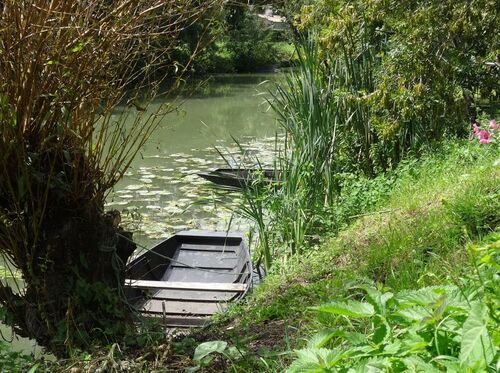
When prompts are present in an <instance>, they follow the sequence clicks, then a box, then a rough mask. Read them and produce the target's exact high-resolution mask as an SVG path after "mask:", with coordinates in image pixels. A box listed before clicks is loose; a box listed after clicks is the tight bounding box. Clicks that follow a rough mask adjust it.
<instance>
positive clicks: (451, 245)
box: [223, 143, 500, 365]
mask: <svg viewBox="0 0 500 373" xmlns="http://www.w3.org/2000/svg"><path fill="white" fill-rule="evenodd" d="M497 154H498V147H497V145H493V146H492V147H479V146H477V145H476V144H470V143H455V144H451V145H449V146H447V147H446V148H445V149H443V150H441V151H440V152H439V153H437V154H433V155H429V156H426V157H424V158H422V159H421V160H419V161H418V162H409V163H407V164H403V165H401V167H400V170H398V171H397V173H398V176H397V179H396V181H395V182H393V188H392V192H391V193H386V192H384V191H385V188H379V190H380V192H377V193H375V195H376V198H375V199H376V200H378V201H379V202H378V204H376V205H375V206H374V207H372V208H371V212H369V213H367V214H366V215H364V216H362V217H359V218H357V220H355V221H353V222H352V224H350V225H349V226H348V227H347V228H346V229H344V230H342V231H341V232H340V233H339V234H338V235H337V236H335V237H332V238H330V239H328V240H326V242H324V243H322V244H321V245H318V246H317V247H312V248H310V250H309V251H308V253H307V254H306V255H303V256H301V257H300V258H292V259H288V260H287V262H281V263H278V264H277V265H276V266H275V268H274V272H273V273H270V274H269V276H268V277H267V278H266V279H265V281H264V282H263V284H262V285H260V286H259V287H258V288H257V289H256V290H255V292H254V293H253V295H252V296H251V297H250V298H249V299H248V300H247V302H246V304H243V305H240V306H238V307H235V308H233V309H232V310H231V312H230V313H229V314H228V315H225V316H224V317H223V321H224V322H226V323H227V322H229V323H231V324H232V325H236V326H234V330H236V331H237V332H234V333H233V332H228V333H225V334H224V337H225V338H227V339H229V340H231V339H232V340H233V341H236V340H237V338H236V336H237V335H238V333H240V334H241V333H242V334H247V340H246V343H252V342H250V341H252V336H251V333H247V332H244V331H245V330H247V331H248V330H252V328H256V325H259V327H261V328H263V329H265V328H266V325H267V323H269V322H277V321H282V322H284V323H285V324H286V325H290V327H291V328H292V329H291V330H295V333H291V337H290V338H291V342H289V343H290V345H289V346H292V347H297V346H300V345H301V343H304V342H301V341H302V337H303V336H305V335H308V334H310V333H311V332H312V331H313V330H315V328H317V323H316V320H314V319H313V318H312V317H311V312H310V311H308V307H309V306H315V305H319V304H322V303H325V302H327V301H330V300H331V299H333V298H346V297H349V296H350V290H349V288H350V285H352V284H353V283H358V282H360V281H365V280H369V281H373V282H375V283H378V284H380V285H381V286H382V285H383V286H385V287H386V288H389V289H391V290H392V291H401V290H407V289H417V288H420V287H423V286H429V285H436V284H448V283H453V282H454V281H455V280H456V279H457V278H459V277H460V276H461V275H463V274H464V273H466V272H467V271H470V270H471V267H470V258H469V257H468V255H467V250H466V249H465V248H466V246H467V245H469V244H470V243H472V242H478V241H480V240H481V238H482V237H483V236H484V235H486V234H488V232H491V231H493V230H494V229H496V227H498V222H499V211H500V183H499V175H500V172H499V171H500V168H499V164H498V163H499V162H498V159H497ZM383 182H384V180H380V183H383ZM372 187H373V188H374V189H378V187H377V185H372ZM370 198H373V195H372V196H371V197H370ZM257 328H258V327H257ZM235 338H236V339H235ZM255 338H256V339H255V341H254V343H258V336H255ZM277 345H278V346H279V347H278V351H287V349H288V347H289V346H287V343H286V341H285V340H284V339H282V340H281V341H277ZM288 357H289V355H286V354H285V355H279V357H275V358H274V360H273V358H271V360H273V362H274V363H275V364H278V365H279V364H281V363H283V364H286V363H288V362H289V361H288V360H287V358H288ZM283 359H285V360H284V361H283Z"/></svg>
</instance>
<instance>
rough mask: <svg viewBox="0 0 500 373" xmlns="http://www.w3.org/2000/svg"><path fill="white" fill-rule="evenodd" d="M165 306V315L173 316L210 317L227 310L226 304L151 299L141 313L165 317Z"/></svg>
mask: <svg viewBox="0 0 500 373" xmlns="http://www.w3.org/2000/svg"><path fill="white" fill-rule="evenodd" d="M163 304H164V305H165V314H166V315H167V316H172V315H203V316H210V315H213V314H215V313H217V312H222V311H224V310H225V309H226V308H227V305H226V304H224V303H207V302H179V301H169V300H165V301H161V300H157V299H151V300H149V301H147V302H146V303H145V304H144V306H143V307H142V308H141V312H147V313H155V314H161V315H163Z"/></svg>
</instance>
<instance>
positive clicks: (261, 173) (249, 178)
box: [198, 168, 279, 188]
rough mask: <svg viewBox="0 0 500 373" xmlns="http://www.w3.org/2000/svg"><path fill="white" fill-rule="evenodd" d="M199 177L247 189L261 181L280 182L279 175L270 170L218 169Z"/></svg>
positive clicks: (223, 184)
mask: <svg viewBox="0 0 500 373" xmlns="http://www.w3.org/2000/svg"><path fill="white" fill-rule="evenodd" d="M198 176H200V177H202V178H204V179H205V180H208V181H211V182H212V183H215V184H217V185H222V186H226V187H230V188H246V187H249V186H251V185H254V184H255V183H256V182H257V181H259V180H266V181H279V180H278V179H279V173H277V172H276V171H275V170H274V169H270V168H262V169H261V168H218V169H216V170H213V171H210V172H208V173H205V172H202V173H199V174H198Z"/></svg>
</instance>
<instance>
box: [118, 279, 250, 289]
mask: <svg viewBox="0 0 500 373" xmlns="http://www.w3.org/2000/svg"><path fill="white" fill-rule="evenodd" d="M125 286H130V287H135V288H140V289H178V290H183V289H184V290H205V291H235V292H244V291H246V289H247V287H248V285H247V284H238V283H223V282H212V283H204V282H173V281H148V280H130V279H127V280H125Z"/></svg>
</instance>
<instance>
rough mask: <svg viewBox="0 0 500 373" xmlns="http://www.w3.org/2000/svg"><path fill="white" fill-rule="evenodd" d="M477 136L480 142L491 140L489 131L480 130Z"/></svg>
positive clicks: (487, 142) (484, 142)
mask: <svg viewBox="0 0 500 373" xmlns="http://www.w3.org/2000/svg"><path fill="white" fill-rule="evenodd" d="M478 137H479V143H480V144H489V143H490V141H491V138H490V133H489V132H488V131H486V130H482V131H480V132H479V135H478Z"/></svg>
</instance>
